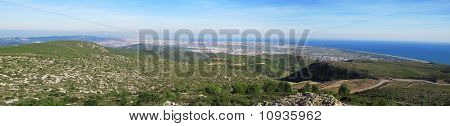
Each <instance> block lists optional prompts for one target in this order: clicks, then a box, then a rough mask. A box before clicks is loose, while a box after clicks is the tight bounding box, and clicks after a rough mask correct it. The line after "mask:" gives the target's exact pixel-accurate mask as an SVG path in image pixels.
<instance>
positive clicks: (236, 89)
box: [231, 83, 247, 94]
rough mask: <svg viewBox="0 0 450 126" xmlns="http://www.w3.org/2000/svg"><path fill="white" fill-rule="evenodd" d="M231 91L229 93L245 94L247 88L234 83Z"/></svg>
mask: <svg viewBox="0 0 450 126" xmlns="http://www.w3.org/2000/svg"><path fill="white" fill-rule="evenodd" d="M232 88H233V91H232V92H231V93H233V94H245V93H246V91H247V86H246V85H244V84H242V83H236V84H234V85H233V86H232Z"/></svg>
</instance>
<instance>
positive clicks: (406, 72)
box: [283, 61, 450, 83]
mask: <svg viewBox="0 0 450 126" xmlns="http://www.w3.org/2000/svg"><path fill="white" fill-rule="evenodd" d="M448 69H450V68H449V66H446V65H438V64H426V63H419V62H383V61H352V62H328V63H313V64H311V65H309V71H308V69H302V70H301V71H299V72H296V73H294V74H292V75H290V76H289V77H286V78H285V79H283V80H286V81H294V82H299V81H305V80H313V81H320V82H324V81H333V80H347V79H364V78H401V79H419V80H428V81H433V82H440V81H444V82H446V83H449V81H448V80H449V78H450V73H448V72H447V70H448ZM309 72H311V73H309ZM300 75H311V78H302V77H301V76H300Z"/></svg>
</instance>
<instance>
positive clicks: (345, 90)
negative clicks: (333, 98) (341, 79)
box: [338, 84, 350, 97]
mask: <svg viewBox="0 0 450 126" xmlns="http://www.w3.org/2000/svg"><path fill="white" fill-rule="evenodd" d="M338 95H340V96H344V97H345V96H349V95H350V89H349V88H348V87H347V85H345V84H343V85H341V87H339V90H338Z"/></svg>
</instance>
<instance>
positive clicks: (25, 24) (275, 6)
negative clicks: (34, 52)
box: [0, 0, 450, 43]
mask: <svg viewBox="0 0 450 126" xmlns="http://www.w3.org/2000/svg"><path fill="white" fill-rule="evenodd" d="M139 29H156V30H161V29H170V30H171V31H175V30H177V29H191V30H194V31H199V30H202V29H258V30H261V31H265V30H268V29H300V30H301V29H311V30H312V33H311V36H310V38H313V39H342V40H390V41H422V42H448V43H450V0H374V1H365V0H76V1H75V0H14V1H12V0H0V37H26V36H45V35H85V34H86V35H111V36H122V37H126V36H128V37H130V36H133V35H135V33H134V32H135V31H138V30H139Z"/></svg>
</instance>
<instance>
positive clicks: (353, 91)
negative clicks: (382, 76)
mask: <svg viewBox="0 0 450 126" xmlns="http://www.w3.org/2000/svg"><path fill="white" fill-rule="evenodd" d="M390 82H392V81H391V80H381V81H380V82H378V83H377V84H375V85H372V86H370V87H367V88H363V89H358V90H352V91H351V92H350V93H357V92H363V91H366V90H370V89H374V88H377V87H380V86H381V85H384V84H386V83H390Z"/></svg>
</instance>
